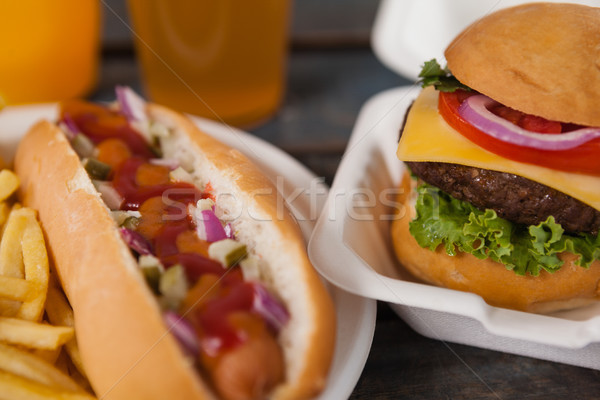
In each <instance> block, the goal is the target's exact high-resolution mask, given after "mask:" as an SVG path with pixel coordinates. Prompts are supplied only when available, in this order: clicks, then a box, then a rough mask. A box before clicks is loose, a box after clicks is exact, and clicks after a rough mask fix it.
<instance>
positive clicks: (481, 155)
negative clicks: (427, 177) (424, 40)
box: [397, 87, 600, 210]
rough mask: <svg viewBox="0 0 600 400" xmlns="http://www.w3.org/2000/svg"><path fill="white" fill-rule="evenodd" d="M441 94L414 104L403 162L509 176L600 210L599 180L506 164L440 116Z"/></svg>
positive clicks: (425, 94)
mask: <svg viewBox="0 0 600 400" xmlns="http://www.w3.org/2000/svg"><path fill="white" fill-rule="evenodd" d="M437 105H438V92H437V91H436V90H435V89H434V88H432V87H428V88H426V89H424V90H423V91H422V92H421V94H420V95H419V97H418V98H417V100H415V102H414V104H413V106H412V108H411V110H410V113H409V115H408V118H407V120H406V126H405V128H404V132H403V133H402V138H401V139H400V144H399V145H398V152H397V155H398V158H399V159H400V160H402V161H438V162H446V163H452V164H462V165H468V166H471V167H477V168H484V169H490V170H494V171H501V172H508V173H511V174H515V175H519V176H522V177H525V178H528V179H531V180H533V181H536V182H540V183H542V184H544V185H546V186H549V187H551V188H554V189H556V190H559V191H561V192H563V193H565V194H568V195H569V196H571V197H574V198H576V199H578V200H581V201H582V202H584V203H586V204H588V205H590V206H592V207H594V208H595V209H597V210H600V177H596V176H591V175H582V174H575V173H570V172H562V171H555V170H551V169H549V168H544V167H539V166H536V165H530V164H524V163H521V162H517V161H512V160H507V159H506V158H504V157H501V156H498V155H496V154H494V153H491V152H489V151H487V150H484V149H482V148H481V147H479V146H477V145H476V144H475V143H473V142H471V141H470V140H468V139H467V138H465V137H464V136H462V135H461V134H460V133H458V132H457V131H456V130H454V129H453V128H452V127H451V126H450V125H448V123H447V122H446V121H445V120H444V118H443V117H442V116H441V115H440V114H439V113H438V106H437Z"/></svg>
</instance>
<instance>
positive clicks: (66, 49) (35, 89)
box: [0, 0, 100, 106]
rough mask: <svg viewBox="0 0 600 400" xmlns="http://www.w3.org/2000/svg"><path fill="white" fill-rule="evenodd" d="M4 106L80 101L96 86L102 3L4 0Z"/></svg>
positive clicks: (0, 101)
mask: <svg viewBox="0 0 600 400" xmlns="http://www.w3.org/2000/svg"><path fill="white" fill-rule="evenodd" d="M0 19H1V20H2V23H0V54H1V57H2V62H0V106H1V105H11V104H21V103H33V102H48V101H59V100H64V99H68V98H73V97H81V96H84V95H86V94H87V93H88V92H89V91H91V90H92V89H93V87H94V85H95V83H96V79H97V74H98V65H99V44H100V4H99V2H98V1H97V0H52V1H39V0H19V1H0Z"/></svg>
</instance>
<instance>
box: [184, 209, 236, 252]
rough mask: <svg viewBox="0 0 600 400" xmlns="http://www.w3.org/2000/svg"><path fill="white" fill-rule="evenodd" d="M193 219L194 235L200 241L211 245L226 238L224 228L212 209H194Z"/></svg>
mask: <svg viewBox="0 0 600 400" xmlns="http://www.w3.org/2000/svg"><path fill="white" fill-rule="evenodd" d="M193 218H194V221H195V223H196V234H197V235H198V237H199V238H200V239H202V240H206V241H207V242H209V243H212V242H217V241H219V240H223V239H227V238H228V236H227V233H226V232H225V228H223V225H222V224H221V221H220V220H219V218H218V217H217V216H216V215H215V212H214V211H213V210H212V209H208V210H201V209H199V208H196V209H195V211H194V213H193Z"/></svg>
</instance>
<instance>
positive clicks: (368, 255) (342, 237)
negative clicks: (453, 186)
mask: <svg viewBox="0 0 600 400" xmlns="http://www.w3.org/2000/svg"><path fill="white" fill-rule="evenodd" d="M419 91H420V88H419V87H417V86H412V87H400V88H395V89H390V90H387V91H385V92H382V93H380V94H378V95H376V96H374V97H373V98H371V99H370V100H369V101H368V102H367V103H366V104H365V105H364V106H363V108H362V110H361V112H360V114H359V116H358V119H357V122H356V125H355V126H354V130H353V133H352V136H351V138H350V141H349V144H348V147H347V149H346V152H345V155H344V157H343V159H342V161H341V163H340V166H339V169H338V172H337V174H336V177H335V179H334V182H333V184H332V187H331V189H330V192H329V196H328V199H327V203H326V204H325V207H324V210H323V213H322V214H321V215H320V217H319V220H318V221H317V225H316V227H315V229H314V231H313V235H312V237H311V240H310V242H309V246H308V249H309V256H310V258H311V260H312V262H313V264H314V265H315V266H316V267H317V269H318V270H319V271H320V272H321V274H322V275H323V276H324V277H325V278H327V279H328V280H329V281H330V282H332V283H333V284H334V285H337V286H339V287H341V288H343V289H344V290H346V291H348V292H351V293H354V294H356V295H359V296H363V297H367V298H371V299H377V300H381V301H385V302H388V303H389V304H390V305H391V307H392V308H393V309H394V310H395V311H396V313H397V314H398V315H399V316H400V317H401V318H402V319H403V320H405V321H406V322H407V323H408V324H409V325H410V326H411V327H412V328H413V329H414V330H415V331H417V332H419V333H421V334H422V335H424V336H427V337H431V338H434V339H438V340H444V341H449V342H455V343H461V344H467V345H472V346H477V347H482V348H487V349H493V350H499V351H503V352H508V353H514V354H519V355H525V356H531V357H536V358H540V359H546V360H551V361H558V362H563V363H568V364H572V365H578V366H583V367H589V368H595V369H600V344H599V343H598V342H599V341H600V303H598V304H594V305H590V306H588V307H584V308H580V309H577V310H572V311H564V312H559V313H554V314H552V315H538V314H532V313H526V312H519V311H513V310H508V309H503V308H497V307H492V306H490V305H488V304H487V303H485V302H484V301H483V299H482V298H481V297H479V296H477V295H475V294H472V293H465V292H459V291H455V290H450V289H445V288H439V287H434V286H431V285H426V284H422V283H417V282H415V281H414V279H413V278H411V277H410V275H409V274H408V273H407V272H406V271H404V270H403V269H402V268H401V267H400V266H399V264H398V263H397V262H396V259H395V256H394V254H393V249H392V246H391V243H390V238H389V228H390V220H391V216H392V214H393V205H394V204H393V194H394V192H395V188H397V187H398V185H399V183H400V179H401V176H402V173H403V171H404V168H405V167H404V164H403V163H402V162H400V161H399V160H398V159H397V158H396V154H395V153H396V147H397V142H398V136H399V129H400V127H401V125H402V121H403V118H404V114H405V111H406V109H407V107H408V106H409V105H410V103H411V102H412V100H413V99H414V98H415V97H416V96H417V94H418V93H419Z"/></svg>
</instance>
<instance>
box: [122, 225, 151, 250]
mask: <svg viewBox="0 0 600 400" xmlns="http://www.w3.org/2000/svg"><path fill="white" fill-rule="evenodd" d="M119 232H121V237H122V238H123V240H124V241H125V243H127V245H128V246H129V247H130V248H131V249H132V250H133V251H135V252H136V253H138V254H140V255H151V254H152V246H151V245H150V243H149V242H148V241H147V240H146V239H145V238H144V237H143V236H142V235H140V234H139V233H138V232H136V231H132V230H131V229H127V228H119Z"/></svg>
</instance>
